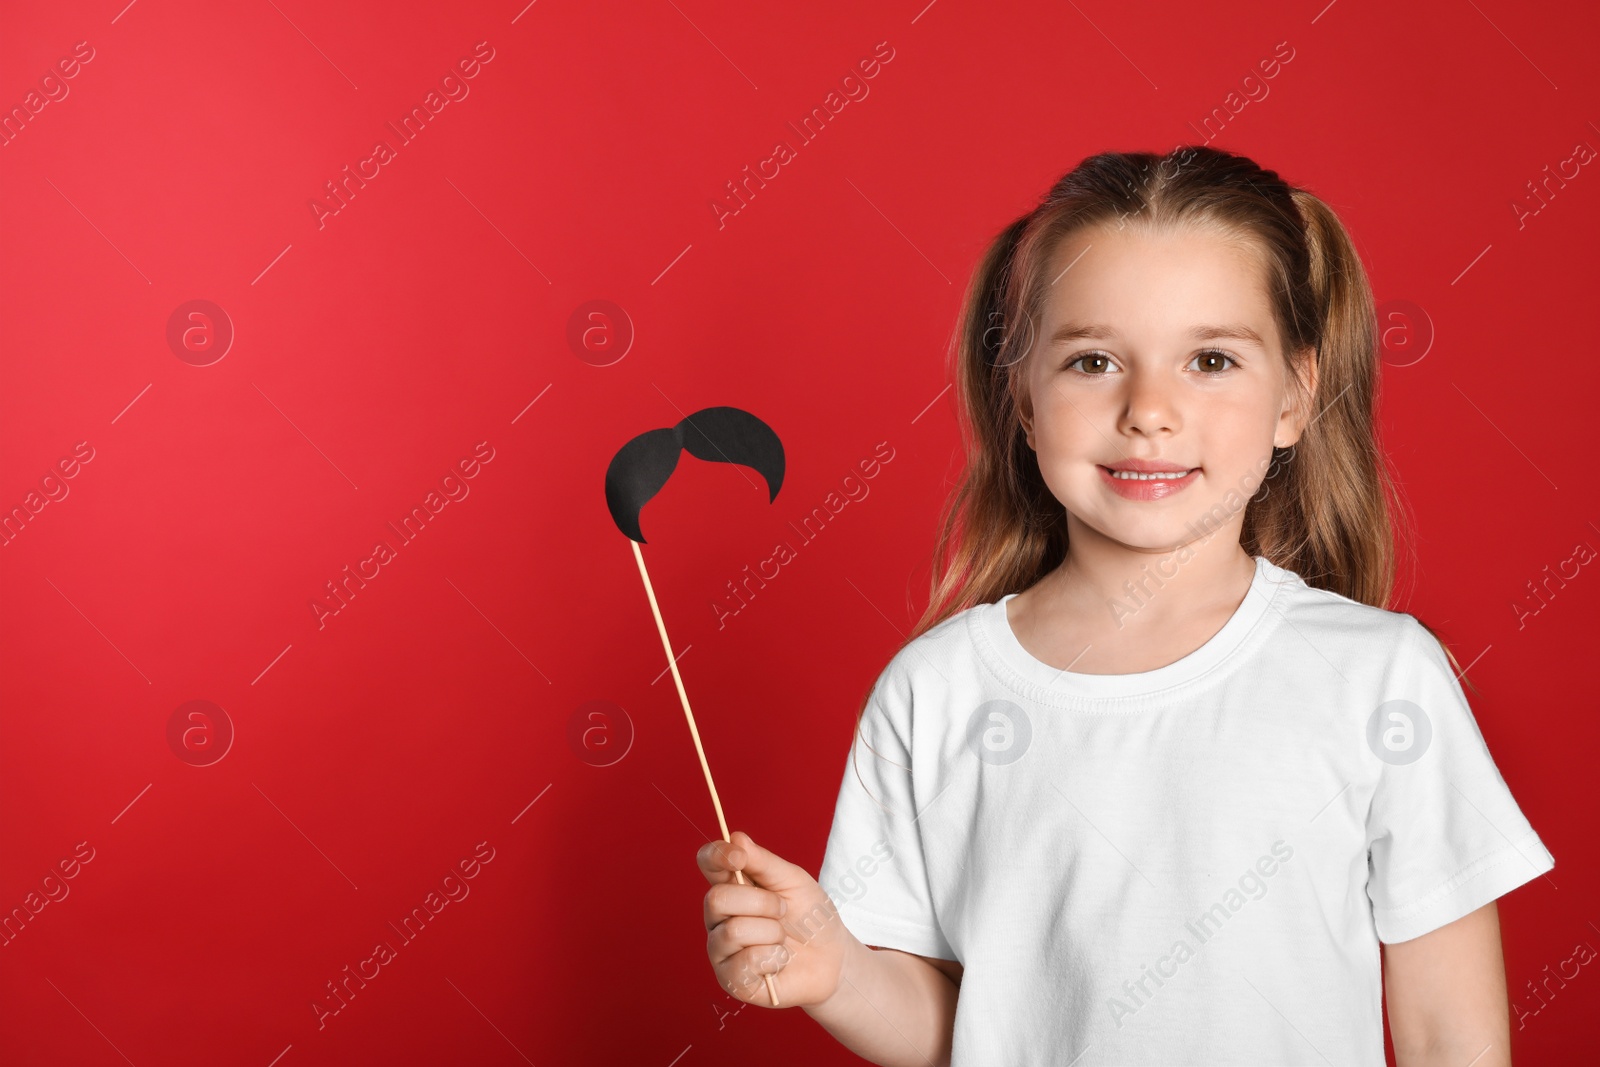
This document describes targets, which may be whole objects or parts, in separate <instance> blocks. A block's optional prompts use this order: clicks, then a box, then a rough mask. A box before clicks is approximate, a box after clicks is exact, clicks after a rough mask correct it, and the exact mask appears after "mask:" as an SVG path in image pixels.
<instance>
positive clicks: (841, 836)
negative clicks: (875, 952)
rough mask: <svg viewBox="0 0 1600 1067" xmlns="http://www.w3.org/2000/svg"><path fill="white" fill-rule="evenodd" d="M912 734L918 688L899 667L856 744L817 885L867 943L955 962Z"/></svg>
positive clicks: (872, 704)
mask: <svg viewBox="0 0 1600 1067" xmlns="http://www.w3.org/2000/svg"><path fill="white" fill-rule="evenodd" d="M911 730H912V699H911V690H910V686H909V684H907V683H906V681H905V680H904V679H900V678H898V677H897V675H896V673H895V672H894V665H893V664H891V665H890V668H889V669H887V670H885V672H884V673H883V675H881V676H880V677H879V679H878V681H877V684H876V685H875V686H874V687H873V691H872V694H871V696H870V697H869V698H868V701H867V706H866V709H865V711H864V712H863V713H862V716H861V722H860V728H859V729H858V730H857V732H856V736H855V739H854V740H853V741H852V742H851V746H850V752H849V756H848V758H847V760H846V762H845V768H844V781H843V782H842V784H841V785H840V787H839V799H838V803H837V804H836V805H835V807H834V813H833V829H832V830H831V831H830V832H829V834H828V844H827V848H826V849H825V851H824V853H823V857H822V869H821V871H820V873H819V875H818V878H817V881H818V882H819V883H820V884H821V886H822V888H823V890H824V891H825V892H826V893H827V894H828V896H829V897H830V898H831V899H832V900H833V903H834V906H835V907H837V908H838V911H839V917H840V919H841V921H843V923H844V925H845V928H846V929H847V930H849V931H850V932H851V933H853V934H854V935H855V936H856V937H857V938H858V939H859V940H860V941H861V942H862V943H863V944H866V945H876V946H878V947H881V948H894V949H900V950H902V951H904V952H913V953H916V954H917V955H919V956H928V957H931V958H935V959H947V960H953V959H955V958H956V954H955V952H954V951H953V950H952V949H951V947H950V943H949V942H948V941H947V940H946V939H945V935H944V931H943V930H942V929H941V928H940V926H939V918H938V916H937V915H936V914H935V912H934V906H933V894H932V890H931V887H930V884H929V881H928V869H927V864H926V859H925V853H924V849H923V842H922V838H921V830H920V829H919V825H920V824H919V823H918V822H917V815H918V813H919V812H920V810H921V807H922V806H925V805H926V804H927V803H928V799H929V798H919V797H918V795H917V793H916V790H915V789H914V787H913V777H912V758H911V753H912V747H913V746H912V743H911V742H912V737H911ZM919 801H920V803H919Z"/></svg>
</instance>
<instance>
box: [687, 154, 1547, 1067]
mask: <svg viewBox="0 0 1600 1067" xmlns="http://www.w3.org/2000/svg"><path fill="white" fill-rule="evenodd" d="M1375 334H1376V323H1375V314H1374V310H1373V305H1372V295H1371V291H1370V289H1369V287H1368V283H1367V280H1366V276H1365V273H1364V272H1363V270H1362V267H1361V263H1360V260H1359V259H1358V257H1357V255H1356V252H1355V250H1354V248H1353V247H1352V246H1351V243H1350V239H1349V237H1348V236H1347V234H1346V233H1345V230H1344V228H1343V226H1342V225H1341V224H1340V223H1339V221H1338V219H1337V218H1336V217H1335V216H1334V214H1333V212H1332V211H1331V210H1330V209H1329V208H1328V206H1327V205H1326V204H1324V203H1323V202H1322V201H1321V200H1319V199H1317V198H1316V197H1315V196H1313V195H1311V194H1310V193H1308V192H1306V191H1305V190H1302V189H1297V188H1294V187H1292V186H1290V185H1287V184H1285V183H1284V182H1283V180H1282V179H1280V178H1279V177H1278V175H1277V174H1276V173H1274V172H1272V171H1269V170H1262V169H1261V168H1260V167H1258V166H1257V165H1256V164H1254V163H1252V162H1251V161H1250V160H1248V159H1245V158H1242V157H1240V156H1237V155H1232V154H1229V153H1226V152H1222V151H1218V150H1216V149H1213V148H1184V149H1175V150H1174V151H1173V152H1171V153H1169V154H1167V155H1165V156H1160V157H1158V156H1155V155H1152V154H1147V153H1106V154H1102V155H1098V156H1094V157H1091V158H1089V159H1086V160H1084V161H1083V162H1082V163H1080V164H1079V165H1078V166H1077V167H1076V168H1075V169H1074V170H1073V171H1072V172H1071V173H1069V174H1067V175H1066V176H1065V177H1063V178H1062V179H1061V180H1060V181H1059V182H1057V183H1056V185H1055V187H1054V188H1053V189H1051V190H1050V193H1049V195H1048V196H1046V197H1045V198H1044V199H1043V201H1042V202H1041V203H1040V204H1039V206H1038V207H1037V208H1036V209H1034V210H1033V211H1032V212H1030V213H1029V214H1027V215H1025V216H1023V217H1022V218H1019V219H1017V220H1016V221H1015V222H1013V223H1012V224H1011V225H1010V226H1008V227H1006V229H1005V231H1004V232H1003V233H1001V234H1000V236H999V238H998V239H997V240H996V241H995V242H994V244H993V246H992V247H991V248H990V249H989V251H988V253H987V255H986V256H985V257H984V259H983V262H982V264H981V265H980V267H979V269H978V271H977V273H976V276H975V278H974V280H973V282H972V285H971V287H970V288H969V290H968V293H967V297H966V302H965V306H964V308H963V310H962V317H961V327H960V333H959V338H958V343H957V344H956V346H955V349H956V357H957V359H958V360H959V367H958V370H957V381H958V383H959V387H960V403H961V407H962V410H963V419H964V430H965V436H966V439H967V441H968V458H967V467H966V471H965V475H964V479H963V481H962V483H961V485H960V486H959V488H958V489H957V491H956V492H955V493H954V495H953V497H952V499H951V503H950V506H949V507H948V508H947V510H946V513H945V516H944V523H943V531H942V534H941V537H940V542H939V545H938V548H937V551H936V555H935V581H934V588H933V594H932V597H931V601H930V604H929V607H928V610H927V613H926V615H925V616H924V617H923V619H922V620H921V622H920V623H919V624H918V626H917V628H916V630H915V631H914V632H913V634H912V635H911V637H910V638H909V639H908V640H907V641H906V643H905V644H903V645H902V646H901V648H900V649H899V650H898V651H897V652H896V654H895V655H894V657H893V659H891V660H890V662H889V664H888V666H887V667H886V668H885V669H884V671H883V673H882V674H881V675H880V676H879V678H878V680H877V682H876V684H875V685H874V686H873V688H872V690H871V692H870V694H869V695H868V697H867V699H866V701H865V704H864V706H863V709H862V712H861V716H860V721H859V723H858V731H857V736H856V739H855V742H854V744H853V745H852V748H851V751H850V754H849V757H850V758H849V765H848V766H847V768H846V771H845V775H844V781H843V784H842V786H841V788H840V791H839V798H838V805H837V808H836V810H835V813H834V818H833V828H832V833H831V835H830V836H829V838H828V843H827V849H826V852H825V854H824V857H823V861H822V868H821V871H820V878H819V880H813V879H812V878H811V876H810V875H809V874H808V873H807V872H806V871H805V870H804V869H803V868H801V867H799V866H797V865H795V864H792V863H789V862H787V861H785V860H783V859H781V858H780V857H778V856H776V855H774V854H773V853H772V852H770V851H768V850H766V849H764V848H762V847H761V846H760V845H758V844H756V843H755V842H754V841H753V840H751V838H750V837H749V835H748V834H745V833H743V832H737V833H734V834H733V835H732V837H733V844H732V845H728V844H727V843H725V842H723V841H720V840H718V841H712V842H708V843H707V844H706V845H705V846H704V847H703V848H702V849H701V850H700V853H699V856H698V859H699V863H700V867H701V870H702V872H703V873H704V874H705V876H706V878H707V879H708V880H709V881H710V882H711V883H712V887H711V889H710V891H709V892H707V893H706V896H705V922H706V927H707V929H708V930H709V936H708V939H707V951H708V954H709V956H710V959H711V962H712V964H713V967H714V969H715V971H716V974H717V978H718V981H719V982H720V983H721V985H722V986H723V988H725V989H727V990H728V991H729V992H730V993H732V994H733V995H735V996H737V997H739V998H740V999H743V1000H745V1001H748V1002H749V1003H753V1004H766V1005H771V1004H772V1003H773V1002H772V1001H771V1000H770V999H769V995H768V992H767V986H766V977H767V976H769V975H770V976H772V978H773V983H774V987H775V989H776V992H777V997H778V1004H780V1005H783V1006H800V1007H803V1008H805V1009H806V1011H807V1012H808V1013H809V1014H810V1015H811V1016H812V1017H813V1018H814V1019H816V1020H817V1022H818V1023H820V1024H821V1025H822V1026H823V1027H825V1028H826V1029H827V1030H828V1031H829V1032H830V1033H832V1034H833V1035H834V1036H835V1037H836V1038H838V1040H839V1041H841V1042H842V1043H843V1044H844V1045H845V1046H847V1047H848V1048H850V1049H851V1050H853V1051H854V1052H856V1053H858V1054H859V1055H861V1056H862V1057H864V1058H866V1059H868V1060H870V1061H871V1062H873V1063H878V1064H907V1065H913V1064H914V1065H918V1067H925V1065H928V1064H945V1063H951V1064H954V1065H956V1067H962V1065H973V1067H978V1065H983V1067H988V1065H1011V1064H1046V1063H1048V1064H1063V1065H1067V1064H1070V1065H1075V1067H1090V1065H1094V1064H1156V1063H1160V1064H1178V1063H1183V1064H1220V1063H1229V1064H1337V1065H1339V1067H1345V1065H1351V1064H1358V1065H1370V1067H1382V1065H1383V1063H1384V1049H1383V1019H1382V1016H1381V1011H1382V997H1383V994H1384V992H1385V986H1386V987H1387V995H1388V1010H1389V1024H1390V1029H1391V1032H1392V1035H1393V1038H1394V1045H1395V1050H1396V1056H1397V1059H1398V1062H1399V1064H1400V1065H1401V1067H1422V1065H1425V1064H1435V1063H1437V1064H1451V1065H1453V1067H1466V1065H1467V1064H1469V1063H1471V1064H1472V1065H1473V1067H1505V1065H1508V1064H1509V1063H1510V1062H1511V1061H1510V1051H1509V1045H1508V1038H1509V1034H1508V1019H1507V998H1506V992H1505V976H1504V967H1503V964H1502V961H1501V955H1500V940H1499V927H1498V924H1497V919H1496V913H1495V906H1494V901H1495V899H1496V898H1497V897H1499V896H1500V895H1501V894H1503V893H1506V892H1509V891H1510V890H1512V889H1514V888H1516V887H1517V886H1519V885H1522V884H1523V883H1525V882H1527V881H1529V880H1531V879H1532V878H1534V877H1535V876H1537V875H1539V874H1541V873H1543V872H1545V871H1548V870H1550V869H1551V868H1552V867H1553V866H1554V864H1555V861H1554V859H1553V858H1552V857H1551V855H1550V853H1549V852H1548V851H1547V850H1546V849H1545V847H1544V845H1543V844H1542V842H1541V841H1540V839H1539V837H1538V835H1537V834H1535V832H1534V831H1533V829H1532V828H1531V827H1530V826H1529V824H1528V822H1527V820H1526V819H1525V818H1524V817H1523V815H1522V812H1521V811H1520V809H1519V808H1518V806H1517V803H1516V801H1515V800H1514V799H1513V798H1512V796H1511V793H1510V791H1509V790H1508V789H1507V788H1506V785H1505V782H1504V781H1503V780H1502V778H1501V776H1500V774H1499V771H1498V770H1497V769H1496V767H1495V764H1494V761H1493V760H1492V758H1491V757H1490V754H1489V751H1488V748H1487V747H1486V746H1485V744H1484V741H1483V737H1482V735H1481V734H1480V733H1479V731H1478V728H1477V724H1476V722H1475V721H1474V719H1473V716H1472V713H1471V711H1470V710H1469V708H1468V705H1467V702H1466V699H1465V697H1464V696H1463V694H1462V690H1461V687H1460V685H1459V684H1458V682H1457V680H1456V670H1455V668H1454V666H1453V663H1454V657H1453V656H1451V655H1449V654H1448V653H1447V652H1446V650H1445V649H1444V648H1443V647H1442V646H1441V644H1440V642H1439V641H1438V640H1437V639H1436V638H1435V637H1434V636H1433V634H1432V631H1431V630H1430V629H1429V628H1428V627H1426V626H1425V625H1423V624H1422V623H1421V622H1420V621H1419V620H1418V619H1417V618H1416V617H1414V616H1412V615H1409V614H1404V613H1398V612H1393V611H1389V610H1387V609H1385V607H1384V606H1383V605H1384V604H1385V603H1387V602H1388V600H1389V596H1390V591H1391V587H1392V583H1393V579H1394V558H1393V548H1392V545H1391V539H1390V538H1391V534H1390V509H1391V506H1392V503H1391V495H1392V493H1393V489H1392V486H1391V482H1390V481H1389V477H1388V475H1387V473H1386V471H1385V469H1384V466H1383V456H1382V452H1381V451H1380V449H1379V447H1378V443H1377V440H1376V429H1375V425H1374V422H1375V418H1374V405H1375V397H1376V385H1377V372H1378V360H1377V353H1376V345H1375ZM1395 514H1396V515H1401V514H1403V512H1402V511H1401V510H1400V509H1398V508H1395ZM735 870H739V871H742V872H743V874H744V877H745V882H746V884H740V883H739V882H738V881H736V880H735V879H734V876H733V872H734V871H735ZM819 883H820V884H819ZM1380 944H1381V945H1382V948H1383V950H1382V952H1381V953H1380ZM1380 976H1381V978H1382V979H1383V981H1380Z"/></svg>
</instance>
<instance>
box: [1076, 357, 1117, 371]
mask: <svg viewBox="0 0 1600 1067" xmlns="http://www.w3.org/2000/svg"><path fill="white" fill-rule="evenodd" d="M1109 362H1110V360H1108V359H1106V357H1105V356H1092V355H1091V356H1079V357H1078V358H1077V359H1075V360H1073V361H1072V362H1071V363H1068V364H1067V366H1068V367H1077V366H1078V365H1079V364H1080V363H1081V364H1085V365H1084V366H1082V367H1079V369H1080V370H1082V371H1083V372H1084V373H1086V374H1103V373H1105V365H1106V364H1108V363H1109ZM1089 364H1093V365H1094V366H1093V367H1092V368H1091V367H1090V366H1088V365H1089Z"/></svg>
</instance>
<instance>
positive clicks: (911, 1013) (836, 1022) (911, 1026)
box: [805, 937, 1479, 1067]
mask: <svg viewBox="0 0 1600 1067" xmlns="http://www.w3.org/2000/svg"><path fill="white" fill-rule="evenodd" d="M850 942H851V945H850V947H849V948H848V949H847V950H846V953H845V960H844V967H843V969H842V970H841V971H840V977H839V988H838V990H837V991H836V992H835V993H834V994H833V995H832V996H830V997H829V998H828V999H827V1000H825V1001H823V1002H822V1003H821V1004H815V1005H806V1006H805V1010H806V1014H808V1015H810V1016H811V1017H812V1018H813V1019H815V1020H816V1021H817V1022H818V1023H819V1024H821V1026H822V1028H823V1029H824V1030H827V1031H828V1033H830V1034H832V1035H833V1036H834V1037H835V1038H837V1039H838V1041H839V1042H840V1044H842V1045H844V1046H845V1048H848V1049H849V1050H850V1051H851V1052H854V1053H855V1054H856V1055H858V1056H860V1057H861V1058H862V1059H865V1060H867V1061H869V1062H871V1063H876V1064H880V1065H882V1067H948V1064H949V1063H950V1042H951V1037H952V1035H953V1033H954V1030H955V1020H956V992H957V977H956V974H955V973H952V969H953V968H959V967H960V964H955V963H950V962H948V961H945V960H939V961H938V962H937V963H936V962H934V961H933V960H930V959H928V958H926V957H923V956H917V955H914V954H912V953H910V952H901V951H900V950H899V949H892V948H885V949H873V948H870V947H868V946H866V945H863V944H862V943H861V942H860V941H858V940H856V939H855V938H854V937H851V938H850ZM1457 1067H1459V1065H1457ZM1473 1067H1479V1065H1478V1064H1474V1065H1473Z"/></svg>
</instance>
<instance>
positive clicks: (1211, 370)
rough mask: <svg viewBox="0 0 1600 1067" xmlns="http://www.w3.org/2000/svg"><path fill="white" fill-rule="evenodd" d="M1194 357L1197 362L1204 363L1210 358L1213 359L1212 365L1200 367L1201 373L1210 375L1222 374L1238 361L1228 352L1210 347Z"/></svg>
mask: <svg viewBox="0 0 1600 1067" xmlns="http://www.w3.org/2000/svg"><path fill="white" fill-rule="evenodd" d="M1194 358H1195V361H1196V362H1198V363H1202V364H1203V363H1205V362H1207V361H1208V360H1209V361H1211V363H1212V365H1211V366H1209V367H1207V366H1202V367H1200V368H1199V369H1200V373H1202V374H1210V375H1220V374H1222V373H1224V372H1225V371H1226V370H1227V369H1228V367H1230V366H1233V365H1235V364H1236V363H1237V362H1238V361H1237V360H1235V359H1234V358H1233V357H1232V356H1230V355H1228V353H1226V352H1219V351H1217V350H1216V349H1208V350H1206V351H1204V352H1201V353H1200V354H1199V355H1197V356H1195V357H1194Z"/></svg>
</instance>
